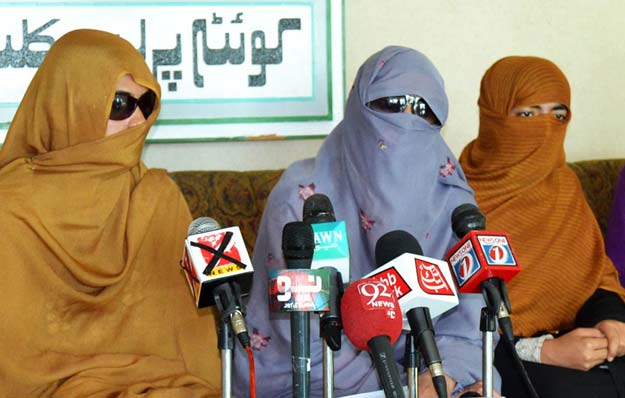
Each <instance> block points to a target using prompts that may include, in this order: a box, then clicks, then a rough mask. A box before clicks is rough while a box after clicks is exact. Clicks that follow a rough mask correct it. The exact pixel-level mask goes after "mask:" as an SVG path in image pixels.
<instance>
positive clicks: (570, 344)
mask: <svg viewBox="0 0 625 398" xmlns="http://www.w3.org/2000/svg"><path fill="white" fill-rule="evenodd" d="M607 357H608V339H607V338H606V337H605V336H604V334H603V333H602V332H601V331H600V330H599V329H595V328H577V329H573V330H572V331H570V332H569V333H567V334H565V335H562V336H560V337H558V338H555V339H553V340H545V342H544V343H543V347H542V350H541V352H540V361H541V362H542V363H544V364H547V365H554V366H562V367H565V368H571V369H577V370H589V369H591V368H594V367H595V366H597V365H599V364H600V363H603V362H604V361H605V360H606V358H607Z"/></svg>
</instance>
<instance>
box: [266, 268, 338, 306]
mask: <svg viewBox="0 0 625 398" xmlns="http://www.w3.org/2000/svg"><path fill="white" fill-rule="evenodd" d="M269 277H270V279H269V308H270V309H271V310H272V311H275V312H278V311H303V312H317V311H327V310H328V309H329V279H328V274H327V272H325V271H324V270H310V269H306V270H288V269H287V270H280V271H272V272H270V273H269Z"/></svg>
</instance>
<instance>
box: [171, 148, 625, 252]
mask: <svg viewBox="0 0 625 398" xmlns="http://www.w3.org/2000/svg"><path fill="white" fill-rule="evenodd" d="M623 164H625V159H601V160H586V161H579V162H574V163H569V166H571V168H572V169H573V170H574V171H575V173H576V174H577V176H578V178H579V180H580V183H581V185H582V188H583V190H584V192H585V194H586V198H587V200H588V203H589V204H590V207H591V208H592V210H593V212H594V213H595V216H596V217H597V220H598V222H599V226H600V227H601V230H602V232H603V233H605V229H606V227H607V222H608V217H609V214H610V208H611V206H612V199H613V196H614V188H615V185H616V180H617V178H618V174H619V172H620V170H621V168H622V167H623ZM282 172H283V170H259V171H214V170H200V171H176V172H172V173H170V176H171V177H172V178H173V180H174V181H176V183H177V184H178V186H179V187H180V189H181V191H182V193H183V195H184V196H185V198H186V200H187V203H188V204H189V208H190V209H191V213H192V215H193V218H197V217H202V216H209V217H213V218H214V219H215V220H217V221H218V222H219V223H220V224H221V225H222V226H224V227H225V226H233V225H238V226H239V227H240V228H241V232H242V233H243V237H244V239H245V243H246V245H247V248H248V250H249V252H250V253H252V251H253V250H254V245H255V244H256V234H257V231H258V226H259V224H260V218H261V216H262V214H263V209H264V208H265V204H266V203H267V197H268V196H269V193H270V192H271V189H272V188H273V186H274V185H275V184H276V183H277V182H278V180H279V179H280V176H281V175H282Z"/></svg>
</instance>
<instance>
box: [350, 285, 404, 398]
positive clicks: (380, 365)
mask: <svg viewBox="0 0 625 398" xmlns="http://www.w3.org/2000/svg"><path fill="white" fill-rule="evenodd" d="M341 317H342V320H343V329H344V330H345V335H346V336H347V338H348V339H349V341H351V342H352V344H353V345H354V346H355V347H356V348H358V349H360V350H364V351H370V352H371V355H372V357H373V362H374V364H375V368H376V370H377V372H378V377H379V378H380V380H381V382H382V387H383V389H384V394H385V395H386V397H397V398H405V395H404V390H403V388H402V385H401V381H400V378H399V370H398V369H397V364H396V363H395V359H394V355H393V351H392V350H391V344H395V342H396V341H397V339H398V338H399V336H400V335H401V331H402V323H403V322H402V313H401V309H400V308H399V303H398V302H397V297H395V294H394V293H393V292H392V291H391V289H390V288H389V287H388V286H387V285H385V284H384V283H382V282H380V281H379V280H377V279H374V278H367V279H360V280H358V281H355V282H353V283H352V284H351V285H350V286H349V287H348V288H347V289H346V290H345V293H344V295H343V299H342V301H341Z"/></svg>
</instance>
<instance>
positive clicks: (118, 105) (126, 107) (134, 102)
mask: <svg viewBox="0 0 625 398" xmlns="http://www.w3.org/2000/svg"><path fill="white" fill-rule="evenodd" d="M155 105H156V93H154V91H152V90H148V91H146V92H145V94H143V95H142V96H141V97H140V98H138V99H137V98H135V97H133V96H132V94H130V93H127V92H125V91H116V92H115V97H114V98H113V105H112V106H111V114H110V116H109V119H111V120H124V119H128V118H129V117H130V116H132V114H133V113H134V112H135V110H136V109H137V107H139V109H140V110H141V113H143V117H144V118H146V119H147V118H148V117H150V115H151V114H152V111H153V110H154V106H155Z"/></svg>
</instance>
